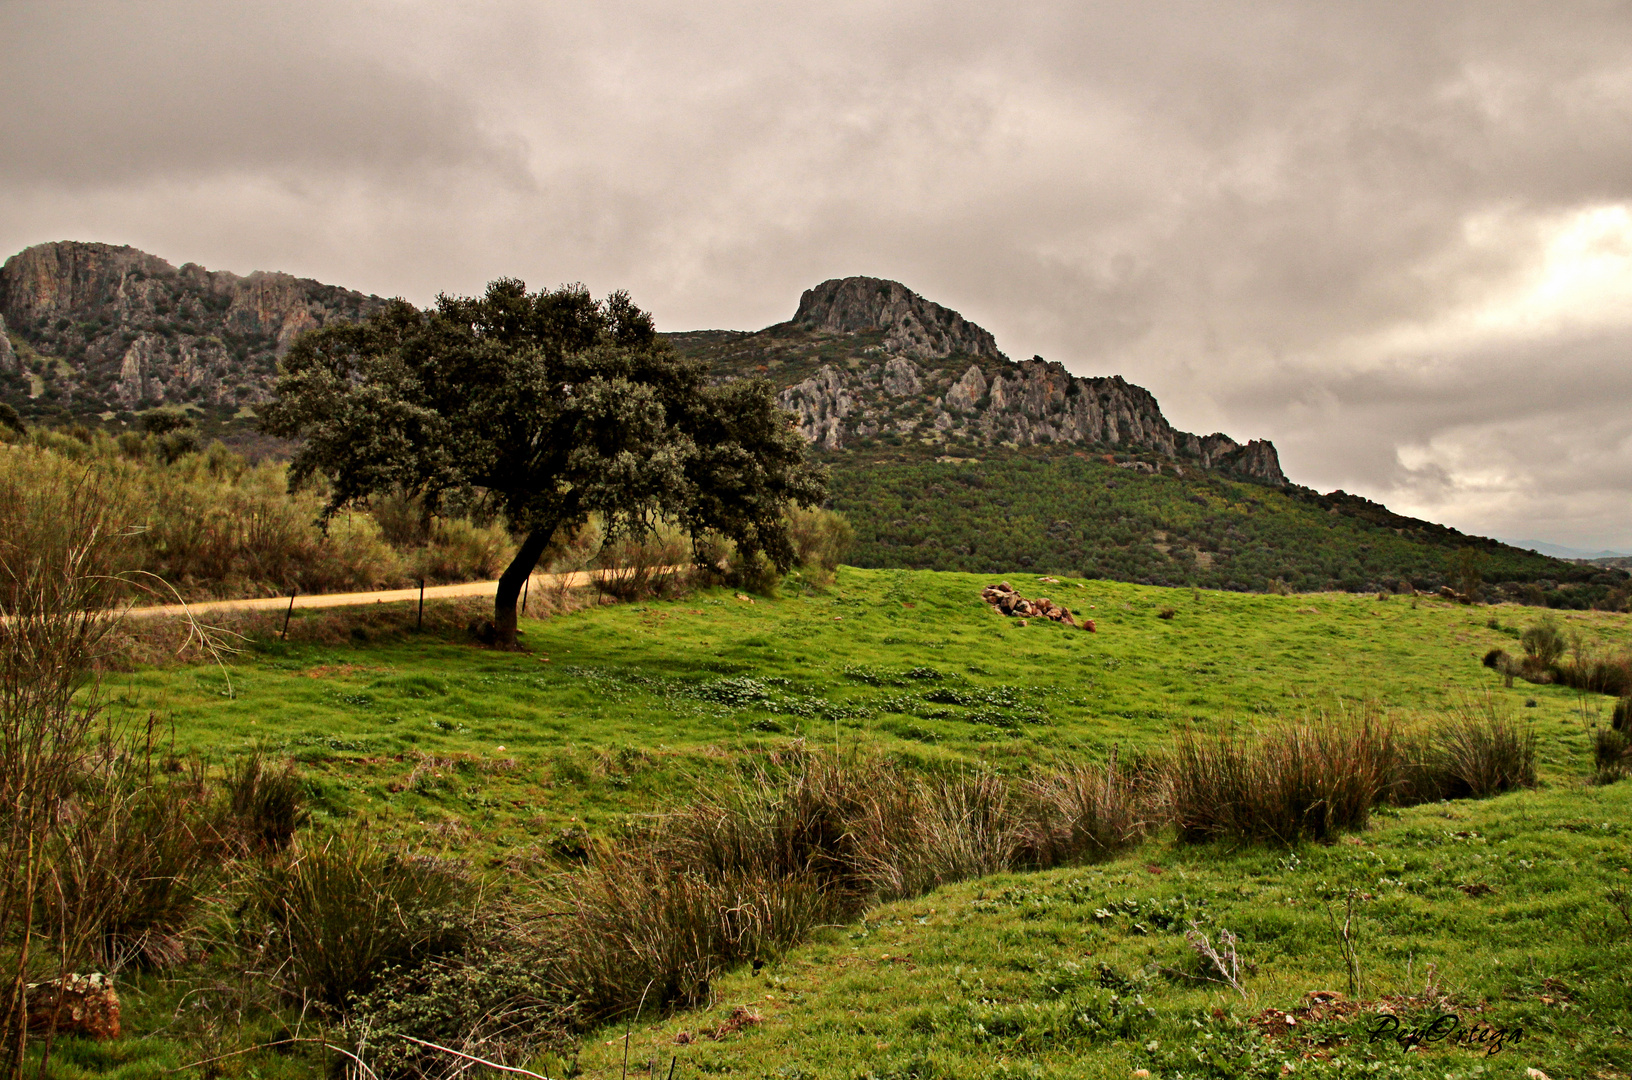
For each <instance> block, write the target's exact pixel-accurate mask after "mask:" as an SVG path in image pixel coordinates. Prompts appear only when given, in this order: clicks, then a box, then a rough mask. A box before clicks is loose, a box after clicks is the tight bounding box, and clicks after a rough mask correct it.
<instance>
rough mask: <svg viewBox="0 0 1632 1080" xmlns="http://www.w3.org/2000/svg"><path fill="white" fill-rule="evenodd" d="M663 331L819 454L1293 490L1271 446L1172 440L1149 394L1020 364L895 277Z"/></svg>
mask: <svg viewBox="0 0 1632 1080" xmlns="http://www.w3.org/2000/svg"><path fill="white" fill-rule="evenodd" d="M670 336H671V339H672V340H673V341H674V343H675V345H676V347H677V348H679V349H680V350H681V351H682V352H687V353H690V354H692V355H695V356H698V357H699V358H701V359H705V360H707V361H708V362H709V363H710V365H711V367H713V369H714V370H715V371H716V373H717V374H718V375H720V376H722V377H737V376H743V375H759V376H761V377H764V378H769V379H771V380H772V381H773V382H775V383H777V384H779V385H780V387H781V390H780V398H779V400H780V401H781V403H782V405H783V407H784V408H786V409H788V410H789V411H790V412H792V413H793V414H794V415H795V416H796V417H797V418H798V423H799V429H800V431H802V432H803V433H804V435H805V437H806V438H808V439H809V440H810V441H811V442H812V443H815V444H816V445H817V446H819V447H821V448H822V449H824V450H829V451H842V450H848V449H856V448H864V447H867V446H869V445H876V444H878V443H879V442H883V443H887V444H890V445H897V446H899V445H912V446H920V447H923V448H925V449H933V448H941V450H942V452H944V453H950V454H956V453H959V452H965V451H972V450H974V449H976V448H979V447H986V446H997V445H1009V446H1015V447H1022V446H1043V445H1050V444H1064V445H1070V446H1080V447H1083V448H1091V449H1095V450H1098V451H1105V452H1110V453H1112V454H1113V455H1115V454H1121V455H1122V456H1123V457H1124V458H1128V459H1130V460H1129V462H1128V463H1129V464H1130V465H1139V464H1143V465H1146V466H1148V467H1149V468H1151V469H1156V468H1160V467H1161V466H1162V464H1163V463H1167V464H1168V465H1170V466H1172V467H1176V468H1177V469H1179V470H1180V471H1182V470H1183V468H1184V467H1185V466H1187V465H1189V466H1195V467H1200V468H1204V469H1219V470H1223V471H1225V472H1229V473H1233V474H1235V475H1239V476H1248V477H1252V478H1254V479H1257V480H1261V481H1264V482H1266V483H1270V484H1277V485H1279V484H1285V483H1286V482H1287V480H1286V476H1285V475H1284V474H1283V473H1282V472H1281V466H1280V460H1279V458H1278V456H1277V455H1276V452H1275V447H1274V445H1273V444H1271V443H1269V442H1267V441H1256V440H1255V441H1252V442H1248V443H1245V444H1242V443H1239V442H1236V441H1235V440H1234V439H1232V438H1230V437H1229V436H1227V435H1223V434H1219V433H1215V434H1212V435H1206V436H1200V435H1192V434H1189V433H1188V432H1183V431H1178V430H1176V429H1174V427H1173V426H1172V425H1171V424H1169V423H1168V422H1167V419H1166V417H1164V416H1163V415H1162V410H1161V407H1160V406H1159V405H1157V403H1156V399H1155V398H1154V397H1153V396H1152V395H1151V394H1150V392H1149V391H1148V390H1145V389H1144V388H1143V387H1139V386H1135V385H1133V384H1132V383H1129V382H1127V381H1126V380H1124V379H1122V378H1121V377H1120V376H1110V377H1105V378H1082V377H1079V376H1075V375H1072V374H1071V373H1070V372H1068V371H1066V370H1065V368H1064V367H1063V366H1061V365H1060V364H1058V363H1051V362H1049V361H1046V360H1044V359H1042V358H1041V357H1033V358H1032V359H1030V360H1026V361H1023V362H1021V363H1018V364H1017V363H1014V362H1013V361H1011V360H1009V359H1008V357H1006V356H1004V355H1003V353H1002V352H1000V351H999V350H998V348H997V342H996V340H995V339H994V338H993V337H992V335H991V334H990V333H989V332H987V331H986V330H983V329H982V328H981V327H979V326H976V325H975V324H974V323H972V322H970V321H969V320H967V319H965V318H964V317H963V316H962V315H960V314H958V313H957V312H956V311H953V310H951V309H950V308H945V307H942V306H941V305H939V304H936V303H932V302H930V301H928V300H925V299H924V298H923V297H921V296H919V295H918V294H916V293H914V292H913V291H912V290H910V289H908V288H907V287H906V286H904V285H902V284H900V283H898V282H894V281H881V280H879V279H877V278H854V277H853V278H843V279H835V280H832V281H826V282H823V283H822V284H820V285H818V286H816V287H815V288H814V289H810V290H807V291H806V292H805V294H804V296H803V297H801V298H800V301H799V309H798V311H797V312H795V314H794V316H793V318H792V319H791V320H790V321H788V322H786V323H781V324H778V325H776V326H772V327H769V328H768V329H765V330H761V331H759V332H758V333H753V334H743V333H732V332H725V331H703V332H699V333H695V334H675V335H670ZM1146 459H1150V460H1146Z"/></svg>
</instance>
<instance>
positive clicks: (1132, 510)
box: [830, 454, 1605, 606]
mask: <svg viewBox="0 0 1632 1080" xmlns="http://www.w3.org/2000/svg"><path fill="white" fill-rule="evenodd" d="M830 458H831V461H832V468H833V505H834V507H835V508H836V509H838V510H841V511H843V512H844V513H845V514H846V516H848V517H849V519H850V521H851V523H852V524H853V525H854V526H855V529H856V547H855V550H854V551H853V552H852V556H853V558H854V560H855V561H856V562H857V563H858V564H860V565H863V566H912V567H919V568H923V569H935V570H977V571H984V570H990V569H992V568H995V567H1015V566H1020V567H1028V568H1031V569H1035V570H1037V571H1040V572H1044V571H1050V570H1052V571H1055V572H1066V573H1080V574H1088V575H1091V576H1094V577H1106V578H1116V579H1119V580H1124V581H1137V582H1143V583H1145V584H1159V585H1199V586H1201V587H1203V588H1225V589H1256V590H1260V591H1263V590H1267V589H1269V588H1270V586H1271V585H1272V583H1273V582H1274V581H1275V580H1276V579H1280V580H1282V581H1283V582H1285V583H1286V584H1287V585H1289V586H1291V587H1292V588H1293V589H1294V590H1295V591H1311V590H1316V589H1347V590H1355V591H1365V590H1370V591H1376V590H1377V589H1379V588H1383V587H1387V588H1392V587H1393V585H1394V583H1396V582H1398V581H1399V580H1400V579H1402V578H1404V579H1408V580H1411V581H1414V582H1416V583H1417V586H1418V587H1419V588H1433V587H1437V586H1438V585H1439V584H1441V583H1443V582H1445V581H1446V580H1447V579H1448V568H1449V565H1448V564H1449V560H1450V558H1451V556H1452V554H1453V553H1455V552H1456V551H1457V550H1458V549H1460V548H1462V547H1465V546H1469V547H1474V548H1476V549H1478V550H1479V551H1480V552H1482V553H1483V556H1484V559H1485V562H1484V563H1483V574H1484V577H1485V579H1486V580H1487V581H1490V582H1509V581H1511V582H1534V581H1537V580H1552V581H1555V582H1559V581H1562V582H1568V581H1578V582H1582V583H1587V582H1590V581H1591V579H1592V578H1593V577H1594V576H1596V575H1602V574H1603V568H1600V567H1590V566H1586V567H1584V566H1579V565H1576V564H1573V563H1568V562H1563V561H1561V560H1558V559H1551V558H1547V557H1546V556H1542V555H1538V554H1536V553H1535V552H1531V551H1524V550H1521V549H1519V548H1514V547H1510V546H1508V545H1506V544H1499V543H1497V542H1496V541H1493V540H1485V539H1482V538H1479V537H1470V536H1466V535H1464V534H1462V533H1460V532H1457V531H1456V530H1454V529H1448V528H1446V527H1444V526H1442V525H1435V524H1433V523H1431V522H1426V521H1418V520H1416V519H1412V518H1404V517H1399V516H1397V515H1393V514H1390V513H1389V512H1388V511H1387V510H1386V509H1385V508H1383V507H1381V506H1378V505H1377V504H1375V503H1368V502H1366V501H1365V500H1363V499H1359V498H1356V497H1353V496H1344V495H1341V494H1337V493H1334V494H1333V495H1330V496H1323V495H1317V494H1316V493H1314V492H1312V491H1309V490H1307V489H1297V488H1293V489H1287V490H1284V491H1283V490H1278V489H1274V488H1269V487H1265V486H1264V485H1261V484H1255V483H1250V482H1245V481H1240V480H1231V479H1228V478H1226V477H1223V476H1221V475H1219V474H1216V473H1208V472H1203V471H1200V470H1196V469H1188V470H1187V475H1186V477H1185V478H1183V479H1181V478H1179V477H1176V476H1171V475H1166V474H1163V475H1160V476H1152V475H1144V474H1140V473H1137V472H1134V471H1132V470H1128V469H1120V468H1117V467H1115V466H1114V465H1110V464H1106V463H1105V462H1103V461H1101V460H1099V459H1098V458H1090V457H1089V456H1088V455H1086V454H1055V455H1053V456H1052V457H1043V456H1039V455H1035V454H1033V455H1021V454H1008V455H1004V456H999V457H993V458H988V459H987V460H982V461H978V462H968V463H963V464H952V463H937V462H923V461H911V460H867V461H860V460H857V458H856V456H855V455H854V454H850V455H830ZM1604 592H1605V589H1604V588H1603V587H1598V588H1593V587H1591V586H1590V585H1588V586H1585V587H1583V588H1580V589H1566V590H1565V591H1564V593H1563V594H1559V593H1556V592H1555V593H1554V599H1553V602H1554V603H1555V606H1559V605H1562V606H1570V605H1569V603H1568V602H1566V601H1565V597H1567V596H1571V595H1572V594H1574V595H1575V598H1576V599H1578V600H1579V603H1578V606H1585V605H1586V603H1587V601H1589V600H1591V599H1595V598H1597V597H1599V596H1601V595H1603V593H1604Z"/></svg>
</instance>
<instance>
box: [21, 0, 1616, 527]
mask: <svg viewBox="0 0 1632 1080" xmlns="http://www.w3.org/2000/svg"><path fill="white" fill-rule="evenodd" d="M0 71H4V72H5V80H4V89H3V91H0V94H3V97H0V255H5V254H10V253H12V252H15V251H17V250H20V249H22V248H23V247H26V246H28V245H30V244H34V243H39V242H41V241H47V240H68V239H73V240H99V241H106V242H110V243H126V244H133V245H135V246H137V247H140V248H142V249H144V250H147V251H150V252H153V253H154V254H157V255H160V256H162V257H164V258H166V259H169V260H170V261H171V262H173V263H176V264H178V265H179V264H180V263H182V262H186V261H192V262H198V263H201V264H203V265H205V266H207V267H209V268H210V269H227V270H234V271H237V272H239V273H247V272H249V271H252V270H257V269H267V270H286V271H290V272H292V273H296V274H300V275H303V276H309V277H315V278H318V279H320V280H323V281H327V282H332V283H335V284H340V285H346V286H349V287H352V288H357V289H362V290H364V291H366V292H374V293H379V294H382V295H402V296H405V297H407V298H408V299H410V300H412V301H415V302H416V303H426V302H429V301H430V300H431V299H432V297H434V295H435V294H436V293H437V292H439V291H447V292H455V293H458V292H475V291H478V290H480V289H481V288H482V287H483V285H484V284H485V283H486V281H488V280H489V279H491V278H494V277H498V276H501V275H510V276H516V277H521V278H523V279H525V280H526V281H527V282H528V283H529V284H531V285H533V286H554V285H557V284H561V283H563V282H568V281H583V282H585V283H586V284H588V285H589V286H590V288H591V289H593V290H594V291H595V292H596V293H603V292H606V291H609V290H611V289H614V288H620V287H621V288H628V289H629V290H630V291H631V292H632V293H633V294H634V296H635V299H636V301H637V302H639V303H640V304H642V306H644V307H647V308H649V309H651V310H652V311H653V312H654V313H655V314H656V316H657V319H658V324H659V327H660V328H661V329H666V330H680V329H695V328H703V327H725V328H733V329H758V328H760V327H763V326H766V325H768V324H771V323H774V322H779V321H781V320H783V319H786V318H788V317H789V316H790V315H792V313H793V311H794V308H795V306H796V305H797V303H798V299H799V294H800V292H801V291H802V290H804V289H806V288H808V287H810V286H811V285H814V284H816V283H817V282H819V281H822V280H824V279H826V278H829V277H840V276H847V275H852V274H867V275H874V276H879V277H888V278H894V279H897V280H899V281H902V282H905V283H906V284H907V285H908V286H910V287H911V288H913V289H915V290H917V291H918V292H920V293H923V294H924V295H926V296H928V297H929V298H930V299H932V300H936V301H938V302H940V303H943V304H946V305H948V306H950V307H953V308H956V309H957V310H959V311H961V312H962V313H963V314H964V315H966V316H968V317H969V318H971V319H973V320H974V321H976V322H978V323H980V324H981V325H983V326H985V327H987V328H988V329H990V330H991V331H992V332H993V333H995V334H996V335H997V339H998V343H999V345H1000V346H1001V347H1002V348H1003V349H1004V350H1005V351H1006V352H1008V353H1009V355H1010V356H1012V357H1015V358H1017V359H1018V358H1023V357H1027V356H1030V355H1032V354H1033V353H1040V354H1041V355H1043V356H1045V357H1047V358H1048V359H1051V360H1058V361H1061V362H1062V363H1064V364H1065V365H1066V367H1068V368H1070V369H1071V370H1072V371H1074V372H1077V373H1080V374H1085V375H1086V374H1120V375H1123V376H1125V377H1126V378H1128V379H1129V380H1131V381H1133V382H1136V383H1139V384H1141V385H1144V386H1146V387H1149V388H1150V389H1151V390H1152V391H1153V392H1154V393H1155V394H1156V395H1157V397H1158V399H1159V400H1160V401H1161V404H1162V407H1163V409H1164V411H1165V412H1166V413H1167V415H1168V417H1169V418H1170V419H1171V420H1172V421H1173V422H1174V423H1175V424H1176V425H1177V426H1179V427H1181V428H1184V429H1187V430H1193V431H1197V432H1201V433H1207V432H1210V431H1214V430H1222V431H1225V432H1227V433H1229V434H1230V435H1232V436H1234V437H1235V438H1237V439H1243V440H1244V439H1247V438H1269V439H1273V440H1274V442H1275V444H1276V446H1277V447H1278V448H1279V449H1280V454H1281V462H1282V464H1283V466H1284V468H1285V470H1286V472H1287V474H1288V475H1289V476H1291V477H1292V478H1293V479H1294V480H1296V481H1298V482H1300V483H1304V484H1308V485H1310V486H1313V487H1318V488H1321V489H1322V490H1329V489H1331V488H1336V487H1341V488H1344V489H1346V490H1348V491H1353V492H1358V493H1361V494H1364V495H1367V496H1369V497H1371V498H1375V499H1378V500H1381V501H1383V502H1386V503H1387V504H1388V505H1389V506H1390V507H1392V508H1394V509H1396V510H1399V511H1402V512H1406V513H1412V514H1418V515H1421V516H1423V517H1428V518H1431V519H1434V520H1438V521H1443V522H1446V523H1448V524H1451V525H1455V526H1457V527H1459V528H1462V529H1464V530H1467V531H1470V532H1477V533H1484V534H1489V535H1498V536H1503V537H1509V538H1536V539H1544V540H1551V541H1554V542H1558V543H1565V544H1570V545H1574V546H1577V547H1586V548H1599V547H1614V548H1619V549H1622V550H1632V513H1629V508H1632V501H1629V496H1632V408H1629V407H1628V406H1629V405H1632V364H1629V362H1628V361H1629V358H1632V7H1629V6H1628V5H1627V4H1625V3H1567V2H1559V0H1553V2H1549V3H1539V2H1528V0H1527V2H1524V3H1514V4H1504V3H1500V2H1497V0H1478V2H1474V3H1467V4H1436V3H1431V2H1424V0H1409V2H1402V3H1331V2H1330V0H1322V2H1318V3H1307V4H1300V3H1275V2H1265V0H1253V2H1251V3H1234V4H1232V3H1223V2H1219V0H1205V2H1197V3H1192V4H1177V3H1175V4H1155V3H1138V4H1132V3H1123V2H1116V3H1101V4H1093V3H1084V2H1082V0H1063V2H1058V3H1037V4H1024V3H1019V4H1016V3H1010V4H1002V5H998V4H991V3H979V4H976V3H969V4H954V3H939V4H915V3H910V2H903V0H891V2H888V3H839V2H834V0H827V2H824V3H820V4H810V3H798V4H792V3H787V4H779V3H768V2H761V3H741V4H732V3H729V2H719V0H715V2H712V3H708V4H695V3H693V4H678V3H673V4H660V3H619V2H609V0H596V2H594V3H582V2H577V3H547V2H544V3H541V2H536V0H534V2H525V3H509V4H507V3H502V2H496V0H486V2H482V3H477V4H470V3H451V2H438V3H432V2H424V3H409V2H393V3H377V4H361V3H352V4H347V3H336V2H332V0H330V2H324V3H319V4H310V5H307V4H300V3H294V2H290V0H278V2H276V3H262V4H240V3H231V4H222V3H219V2H209V3H196V4H183V3H159V2H153V0H149V2H143V3H128V2H120V3H109V4H105V5H98V4H86V3H73V2H71V0H66V2H52V3H43V2H25V0H0Z"/></svg>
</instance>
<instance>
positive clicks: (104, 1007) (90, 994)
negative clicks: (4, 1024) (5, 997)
mask: <svg viewBox="0 0 1632 1080" xmlns="http://www.w3.org/2000/svg"><path fill="white" fill-rule="evenodd" d="M24 1001H25V1007H26V1009H27V1013H28V1030H29V1031H31V1032H37V1033H44V1032H49V1031H55V1032H56V1033H57V1034H59V1035H83V1036H85V1037H87V1038H91V1039H117V1038H118V1037H119V995H118V994H117V993H115V992H114V989H113V980H112V979H110V978H108V977H107V976H106V975H100V974H94V975H65V976H63V977H62V978H60V979H53V980H51V981H50V982H43V983H29V984H28V986H27V987H26V988H25V990H24Z"/></svg>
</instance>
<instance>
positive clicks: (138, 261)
mask: <svg viewBox="0 0 1632 1080" xmlns="http://www.w3.org/2000/svg"><path fill="white" fill-rule="evenodd" d="M382 303H383V301H382V300H381V299H380V298H379V297H375V296H364V295H362V294H361V293H356V292H352V291H350V290H347V289H340V288H336V287H334V286H332V285H324V284H321V283H319V282H316V281H311V280H308V279H303V278H295V277H291V276H290V275H288V274H275V273H254V274H250V275H249V276H248V277H239V276H238V275H236V274H231V273H227V272H225V271H217V272H214V273H212V272H210V271H208V270H205V269H204V268H203V267H201V266H198V265H196V264H194V263H187V264H185V265H183V266H182V267H180V268H179V269H178V268H176V267H174V266H172V265H171V264H170V263H168V262H165V261H164V260H163V259H160V258H158V257H156V256H153V255H149V254H147V253H145V252H142V251H138V250H136V249H135V248H131V247H115V246H112V245H110V244H89V243H52V244H40V245H37V246H35V247H31V248H28V249H27V250H25V251H22V252H19V253H18V254H16V255H14V256H12V257H11V258H10V259H8V260H6V263H5V266H4V267H3V268H0V319H4V321H5V324H6V325H8V326H9V327H10V329H11V332H12V333H13V334H14V335H16V336H17V337H19V338H20V339H22V340H24V341H26V342H27V343H28V344H29V345H30V346H32V348H33V349H34V351H35V352H36V353H37V354H38V361H37V363H38V365H39V367H40V370H39V371H38V372H37V373H36V374H38V375H39V376H40V377H41V381H42V382H43V390H42V389H41V388H40V387H39V386H37V385H33V384H32V383H30V382H29V381H28V380H27V379H26V376H25V373H23V372H21V371H19V370H18V365H17V362H16V360H15V358H13V359H12V360H11V361H10V367H9V368H8V366H7V359H6V358H7V356H9V355H11V354H10V351H9V349H7V350H6V351H3V352H0V378H3V377H4V376H5V374H7V373H9V374H10V379H9V380H8V381H7V382H6V383H5V384H4V386H0V390H4V391H6V393H5V396H6V397H7V398H8V399H12V398H18V397H21V398H23V399H24V400H22V401H21V402H20V403H21V404H24V405H26V406H28V407H29V408H28V409H27V411H29V412H60V411H64V410H66V411H68V412H71V413H76V414H81V413H86V412H94V411H99V410H112V411H119V410H124V409H129V410H135V409H140V408H146V407H150V406H153V405H179V404H197V405H213V406H244V405H254V404H256V403H258V402H261V401H265V400H267V399H268V397H269V396H270V392H271V388H272V382H273V380H274V378H275V377H276V368H277V360H278V358H279V357H280V356H282V355H283V353H284V352H285V351H286V350H287V349H288V347H289V343H290V341H291V340H292V339H293V338H294V336H295V335H296V334H298V333H299V332H300V331H302V330H305V329H308V328H309V327H313V326H322V325H324V324H325V323H328V322H330V321H333V320H355V319H360V318H362V317H363V316H365V315H367V314H368V313H369V312H370V311H372V310H374V309H375V308H376V307H378V306H379V305H381V304H382ZM25 387H26V388H25Z"/></svg>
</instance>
